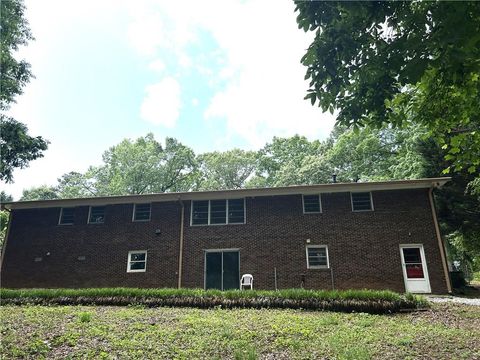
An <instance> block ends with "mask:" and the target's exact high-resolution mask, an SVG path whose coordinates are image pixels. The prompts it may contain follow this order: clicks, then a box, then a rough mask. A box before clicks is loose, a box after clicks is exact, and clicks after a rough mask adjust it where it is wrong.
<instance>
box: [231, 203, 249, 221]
mask: <svg viewBox="0 0 480 360" xmlns="http://www.w3.org/2000/svg"><path fill="white" fill-rule="evenodd" d="M244 206H245V201H244V199H229V200H228V223H229V224H243V223H244V222H245V207H244Z"/></svg>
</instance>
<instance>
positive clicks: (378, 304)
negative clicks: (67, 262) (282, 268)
mask: <svg viewBox="0 0 480 360" xmlns="http://www.w3.org/2000/svg"><path fill="white" fill-rule="evenodd" d="M0 296H1V298H2V299H3V303H4V304H9V303H13V304H25V303H37V304H74V305H81V304H97V305H129V304H143V305H148V306H181V307H183V306H189V307H199V308H212V307H216V306H220V307H225V308H236V307H247V308H248V307H252V308H264V307H269V308H293V309H311V310H329V311H341V312H351V311H361V312H369V313H392V312H397V311H399V310H400V309H405V308H407V309H412V308H417V307H425V306H427V304H426V302H425V300H423V299H422V298H416V297H415V298H408V299H407V298H405V297H402V296H401V295H399V294H397V293H394V292H391V291H386V290H385V291H374V290H344V291H333V290H332V291H326V290H323V291H314V290H304V289H286V290H280V291H268V290H251V291H240V290H229V291H220V290H201V289H138V288H94V289H24V290H14V289H0Z"/></svg>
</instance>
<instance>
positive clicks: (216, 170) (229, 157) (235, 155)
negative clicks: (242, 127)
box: [198, 149, 258, 190]
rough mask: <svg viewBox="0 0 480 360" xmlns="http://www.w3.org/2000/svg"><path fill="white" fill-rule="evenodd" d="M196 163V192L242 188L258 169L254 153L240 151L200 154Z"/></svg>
mask: <svg viewBox="0 0 480 360" xmlns="http://www.w3.org/2000/svg"><path fill="white" fill-rule="evenodd" d="M198 163H199V173H200V174H201V177H200V179H199V180H198V181H199V185H198V190H226V189H239V188H244V187H246V186H248V180H249V179H250V178H251V177H252V176H253V174H254V173H255V171H256V170H257V167H258V166H257V156H256V152H254V151H244V150H240V149H233V150H228V151H225V152H219V151H215V152H211V153H205V154H201V155H199V156H198Z"/></svg>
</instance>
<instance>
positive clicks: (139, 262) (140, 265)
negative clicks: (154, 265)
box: [127, 250, 147, 272]
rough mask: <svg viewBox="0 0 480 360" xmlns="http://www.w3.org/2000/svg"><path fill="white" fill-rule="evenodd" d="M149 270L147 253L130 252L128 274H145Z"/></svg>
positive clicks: (141, 251)
mask: <svg viewBox="0 0 480 360" xmlns="http://www.w3.org/2000/svg"><path fill="white" fill-rule="evenodd" d="M146 268H147V252H146V251H143V250H140V251H130V252H129V253H128V264H127V272H144V271H145V270H146Z"/></svg>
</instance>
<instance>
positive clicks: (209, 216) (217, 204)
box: [190, 199, 245, 226]
mask: <svg viewBox="0 0 480 360" xmlns="http://www.w3.org/2000/svg"><path fill="white" fill-rule="evenodd" d="M190 218H191V220H190V224H191V225H192V226H193V225H227V224H245V199H228V200H200V201H192V212H191V217H190Z"/></svg>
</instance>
